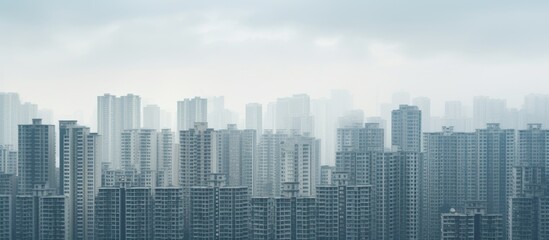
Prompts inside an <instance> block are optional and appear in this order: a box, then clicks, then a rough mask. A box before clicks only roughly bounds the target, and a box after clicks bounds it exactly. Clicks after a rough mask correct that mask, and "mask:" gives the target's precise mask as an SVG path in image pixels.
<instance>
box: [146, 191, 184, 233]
mask: <svg viewBox="0 0 549 240" xmlns="http://www.w3.org/2000/svg"><path fill="white" fill-rule="evenodd" d="M184 219H185V216H184V209H183V189H182V188H178V187H159V188H155V189H154V217H153V220H154V239H155V240H181V239H183V237H184V236H185V235H184V233H185V232H184V231H185V228H184Z"/></svg>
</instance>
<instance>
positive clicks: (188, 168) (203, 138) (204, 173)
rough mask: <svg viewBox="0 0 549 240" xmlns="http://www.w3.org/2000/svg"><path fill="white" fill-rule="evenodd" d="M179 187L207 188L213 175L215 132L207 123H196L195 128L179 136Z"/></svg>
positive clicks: (182, 132)
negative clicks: (210, 176)
mask: <svg viewBox="0 0 549 240" xmlns="http://www.w3.org/2000/svg"><path fill="white" fill-rule="evenodd" d="M179 142H180V149H179V164H180V167H179V171H180V173H179V186H182V187H185V188H187V189H188V188H190V187H194V186H207V183H208V180H209V175H210V174H211V173H212V163H213V159H212V151H213V150H214V149H213V146H212V144H213V143H214V130H213V129H211V128H208V124H207V123H195V126H194V128H192V129H189V130H185V131H181V132H180V134H179Z"/></svg>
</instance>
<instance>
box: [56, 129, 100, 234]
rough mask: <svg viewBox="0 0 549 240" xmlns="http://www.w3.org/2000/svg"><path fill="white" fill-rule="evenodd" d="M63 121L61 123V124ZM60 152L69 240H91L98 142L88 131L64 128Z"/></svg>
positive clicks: (98, 164)
mask: <svg viewBox="0 0 549 240" xmlns="http://www.w3.org/2000/svg"><path fill="white" fill-rule="evenodd" d="M62 122H63V121H62ZM63 131H64V133H63V139H62V140H61V143H62V144H63V145H62V149H63V158H62V160H63V171H62V172H63V178H62V179H63V180H62V181H61V182H62V185H63V193H64V195H65V196H66V197H68V202H67V205H68V208H69V209H70V211H69V219H67V220H66V221H68V222H69V226H71V228H72V236H71V238H72V239H94V236H95V235H94V234H95V232H94V231H95V197H96V195H97V193H98V191H99V187H100V186H101V162H100V157H101V155H100V154H101V151H100V148H101V142H100V138H99V135H97V134H95V133H90V129H89V128H88V127H84V126H78V125H76V122H74V123H73V124H71V125H70V126H67V125H65V127H64V129H63Z"/></svg>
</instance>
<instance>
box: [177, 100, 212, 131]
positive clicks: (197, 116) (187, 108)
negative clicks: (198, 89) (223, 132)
mask: <svg viewBox="0 0 549 240" xmlns="http://www.w3.org/2000/svg"><path fill="white" fill-rule="evenodd" d="M207 120H208V100H206V99H205V98H200V97H195V98H186V99H185V100H183V101H179V102H177V131H178V132H180V131H186V130H189V129H191V128H194V124H195V123H196V122H206V121H207Z"/></svg>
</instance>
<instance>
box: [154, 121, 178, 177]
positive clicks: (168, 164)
mask: <svg viewBox="0 0 549 240" xmlns="http://www.w3.org/2000/svg"><path fill="white" fill-rule="evenodd" d="M176 157H177V149H176V146H175V134H174V133H173V132H172V131H171V130H170V129H162V131H160V132H159V133H158V166H157V169H158V174H157V175H158V180H157V186H163V187H169V186H178V184H179V182H178V178H177V176H178V171H177V169H179V166H178V165H177V163H178V162H179V161H178V160H179V159H176Z"/></svg>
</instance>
